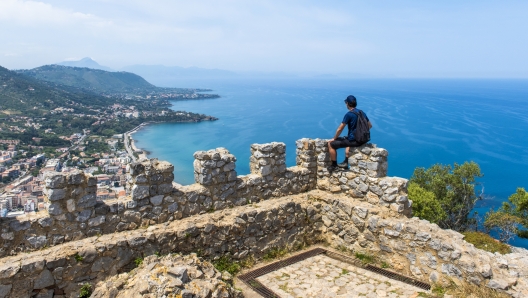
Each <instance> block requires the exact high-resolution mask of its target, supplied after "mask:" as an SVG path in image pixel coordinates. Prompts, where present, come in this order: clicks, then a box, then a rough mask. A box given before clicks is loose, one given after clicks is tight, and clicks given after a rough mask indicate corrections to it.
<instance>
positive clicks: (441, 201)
mask: <svg viewBox="0 0 528 298" xmlns="http://www.w3.org/2000/svg"><path fill="white" fill-rule="evenodd" d="M479 177H482V174H481V172H480V167H479V165H478V164H477V163H475V162H464V163H463V164H462V165H459V164H457V163H455V164H454V166H453V167H452V166H451V165H442V164H435V165H433V166H431V167H430V168H428V169H425V168H416V169H415V170H414V173H413V176H412V177H411V179H410V183H409V185H410V186H411V188H412V193H409V198H410V199H411V200H412V201H413V210H416V211H417V212H420V213H421V214H422V215H423V216H427V217H430V218H432V219H433V221H436V223H437V224H438V225H439V226H440V227H441V228H444V229H452V230H455V231H465V230H467V229H468V228H469V227H470V226H472V225H475V220H474V219H472V218H470V217H469V215H470V213H471V211H472V210H473V208H474V207H475V203H476V202H477V200H479V199H481V196H479V195H477V194H476V193H475V186H476V185H477V181H476V179H477V178H479ZM413 184H414V185H415V186H413ZM416 186H419V187H420V188H421V189H420V188H416ZM431 195H432V196H431ZM438 205H439V206H438ZM439 210H443V211H444V212H445V216H444V215H443V214H442V213H441V212H440V213H439V214H433V213H434V212H438V211H439Z"/></svg>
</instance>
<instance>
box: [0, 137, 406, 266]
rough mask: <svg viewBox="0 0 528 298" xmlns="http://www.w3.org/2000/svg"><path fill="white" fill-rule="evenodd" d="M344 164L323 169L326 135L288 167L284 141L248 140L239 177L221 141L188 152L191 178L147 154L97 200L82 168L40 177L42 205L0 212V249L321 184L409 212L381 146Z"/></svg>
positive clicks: (401, 182) (25, 247) (303, 147)
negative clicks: (121, 188) (116, 190)
mask: <svg viewBox="0 0 528 298" xmlns="http://www.w3.org/2000/svg"><path fill="white" fill-rule="evenodd" d="M351 150H352V153H351V154H350V156H351V157H350V159H349V161H350V169H349V170H348V171H336V172H334V173H329V172H328V171H327V169H326V167H327V166H328V165H329V155H328V147H327V141H326V140H321V139H315V140H312V139H307V138H305V139H300V140H298V141H297V142H296V166H294V167H289V168H287V167H286V164H285V161H286V155H285V152H286V146H285V144H284V143H276V142H274V143H268V144H253V145H251V157H250V161H249V163H250V169H251V173H250V174H249V175H244V176H237V172H236V162H237V159H236V157H235V156H234V155H232V154H231V153H230V152H229V151H228V150H226V149H225V148H217V149H214V150H209V151H198V152H196V153H195V154H194V157H195V161H194V173H195V180H196V182H197V183H196V184H192V185H188V186H180V185H177V184H175V183H174V182H173V179H174V174H173V171H174V166H173V165H171V164H170V163H168V162H165V161H158V160H157V159H151V160H147V161H143V162H136V163H132V164H130V165H128V166H127V184H126V189H127V193H128V196H127V197H124V198H120V199H115V200H107V201H96V190H97V189H96V179H95V178H94V177H92V176H90V175H85V174H84V173H82V172H72V173H52V174H48V176H46V178H45V183H46V187H45V189H44V194H45V197H46V202H47V206H48V207H47V210H46V211H42V212H39V213H38V216H37V217H35V218H28V217H22V218H18V219H0V220H1V233H0V245H1V248H0V256H6V255H15V254H17V253H20V252H24V251H31V250H35V249H40V248H43V247H45V246H53V245H57V244H60V243H63V242H67V241H72V240H79V239H82V238H86V237H90V236H94V235H104V234H109V233H115V232H120V231H125V230H134V229H137V228H139V227H147V226H150V225H155V224H159V223H164V222H170V221H173V220H180V219H182V218H185V217H190V216H194V215H197V214H203V213H206V212H214V211H218V210H223V209H225V208H230V207H234V206H241V205H245V204H248V203H255V202H260V201H262V200H268V199H271V198H278V197H282V196H286V195H293V194H299V193H302V192H306V191H310V190H314V189H321V190H325V191H331V192H333V193H335V194H347V195H350V196H351V197H354V198H357V199H358V200H362V201H366V202H369V203H371V204H374V205H379V206H384V207H387V208H390V209H391V210H393V211H394V213H395V216H400V215H406V216H409V215H410V214H411V210H412V209H411V204H412V202H411V201H409V200H408V198H407V195H406V186H407V180H405V179H402V178H390V177H385V174H386V172H387V151H386V150H384V149H380V148H376V146H375V145H372V144H366V145H363V146H361V147H357V148H351Z"/></svg>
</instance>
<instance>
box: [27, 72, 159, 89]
mask: <svg viewBox="0 0 528 298" xmlns="http://www.w3.org/2000/svg"><path fill="white" fill-rule="evenodd" d="M17 72H18V73H21V74H24V75H26V76H30V77H33V78H36V79H39V80H44V81H48V82H54V83H58V84H62V85H66V86H70V87H75V88H80V89H85V90H89V91H93V92H95V93H104V94H108V93H136V92H142V91H145V90H155V89H156V88H157V87H156V86H154V85H152V84H150V83H149V82H147V81H145V79H143V78H142V77H140V76H138V75H136V74H133V73H129V72H109V71H104V70H99V69H91V68H81V67H69V66H62V65H44V66H41V67H37V68H33V69H29V70H17Z"/></svg>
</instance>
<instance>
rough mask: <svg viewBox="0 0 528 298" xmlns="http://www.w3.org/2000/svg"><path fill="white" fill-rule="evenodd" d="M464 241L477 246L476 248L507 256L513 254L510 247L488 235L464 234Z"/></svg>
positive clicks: (477, 233) (478, 233)
mask: <svg viewBox="0 0 528 298" xmlns="http://www.w3.org/2000/svg"><path fill="white" fill-rule="evenodd" d="M462 234H464V236H465V237H464V240H466V241H467V242H469V243H471V244H473V245H475V247H476V248H479V249H482V250H485V251H489V252H492V253H494V252H499V253H501V254H507V253H510V252H511V248H510V246H508V245H507V244H504V243H502V242H500V241H498V240H496V239H494V238H493V237H491V236H490V235H488V234H485V233H481V232H464V233H462Z"/></svg>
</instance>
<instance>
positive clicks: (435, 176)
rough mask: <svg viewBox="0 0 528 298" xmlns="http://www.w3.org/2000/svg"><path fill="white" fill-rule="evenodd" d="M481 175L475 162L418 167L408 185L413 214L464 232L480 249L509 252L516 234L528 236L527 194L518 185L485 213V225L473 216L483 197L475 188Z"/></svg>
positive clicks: (444, 226) (469, 240) (466, 237)
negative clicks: (477, 203) (504, 200)
mask: <svg viewBox="0 0 528 298" xmlns="http://www.w3.org/2000/svg"><path fill="white" fill-rule="evenodd" d="M479 177H482V173H481V172H480V167H479V165H478V164H476V163H475V162H465V163H463V164H462V165H459V164H456V163H455V164H454V166H453V167H452V166H450V165H442V164H435V165H433V166H431V167H430V168H428V169H425V168H416V169H415V171H414V173H413V176H412V177H411V179H410V181H409V186H408V194H409V198H410V199H411V200H412V201H413V215H414V216H417V217H419V218H422V219H426V220H428V221H430V222H432V223H436V224H438V225H439V226H440V227H441V228H444V229H452V230H455V231H459V232H462V233H463V234H464V236H465V238H464V239H465V240H466V241H467V242H469V243H472V244H474V245H475V247H477V248H480V249H484V250H487V251H490V252H499V253H502V254H504V253H509V252H510V251H511V249H510V247H509V246H508V245H507V244H506V243H508V241H510V240H511V239H512V238H513V237H514V236H515V235H517V236H519V237H522V238H528V193H527V192H526V190H525V189H524V188H518V189H517V192H516V193H514V194H512V195H511V196H510V197H509V199H508V201H507V202H504V203H503V205H502V206H501V207H500V208H499V209H498V210H496V211H493V210H490V211H489V212H488V213H487V214H486V216H485V221H484V223H483V225H482V223H481V224H479V223H477V221H476V218H475V217H472V216H471V215H472V214H471V212H472V210H473V208H474V207H475V203H476V202H477V200H479V199H481V198H482V193H480V194H479V193H477V192H476V189H475V188H476V186H477V185H478V182H477V179H478V178H479ZM479 229H481V230H484V231H485V232H486V233H483V232H479V231H478V230H479ZM490 232H491V233H492V235H498V238H499V239H500V241H499V240H495V239H494V238H493V237H491V236H490V235H489V233H490Z"/></svg>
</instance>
